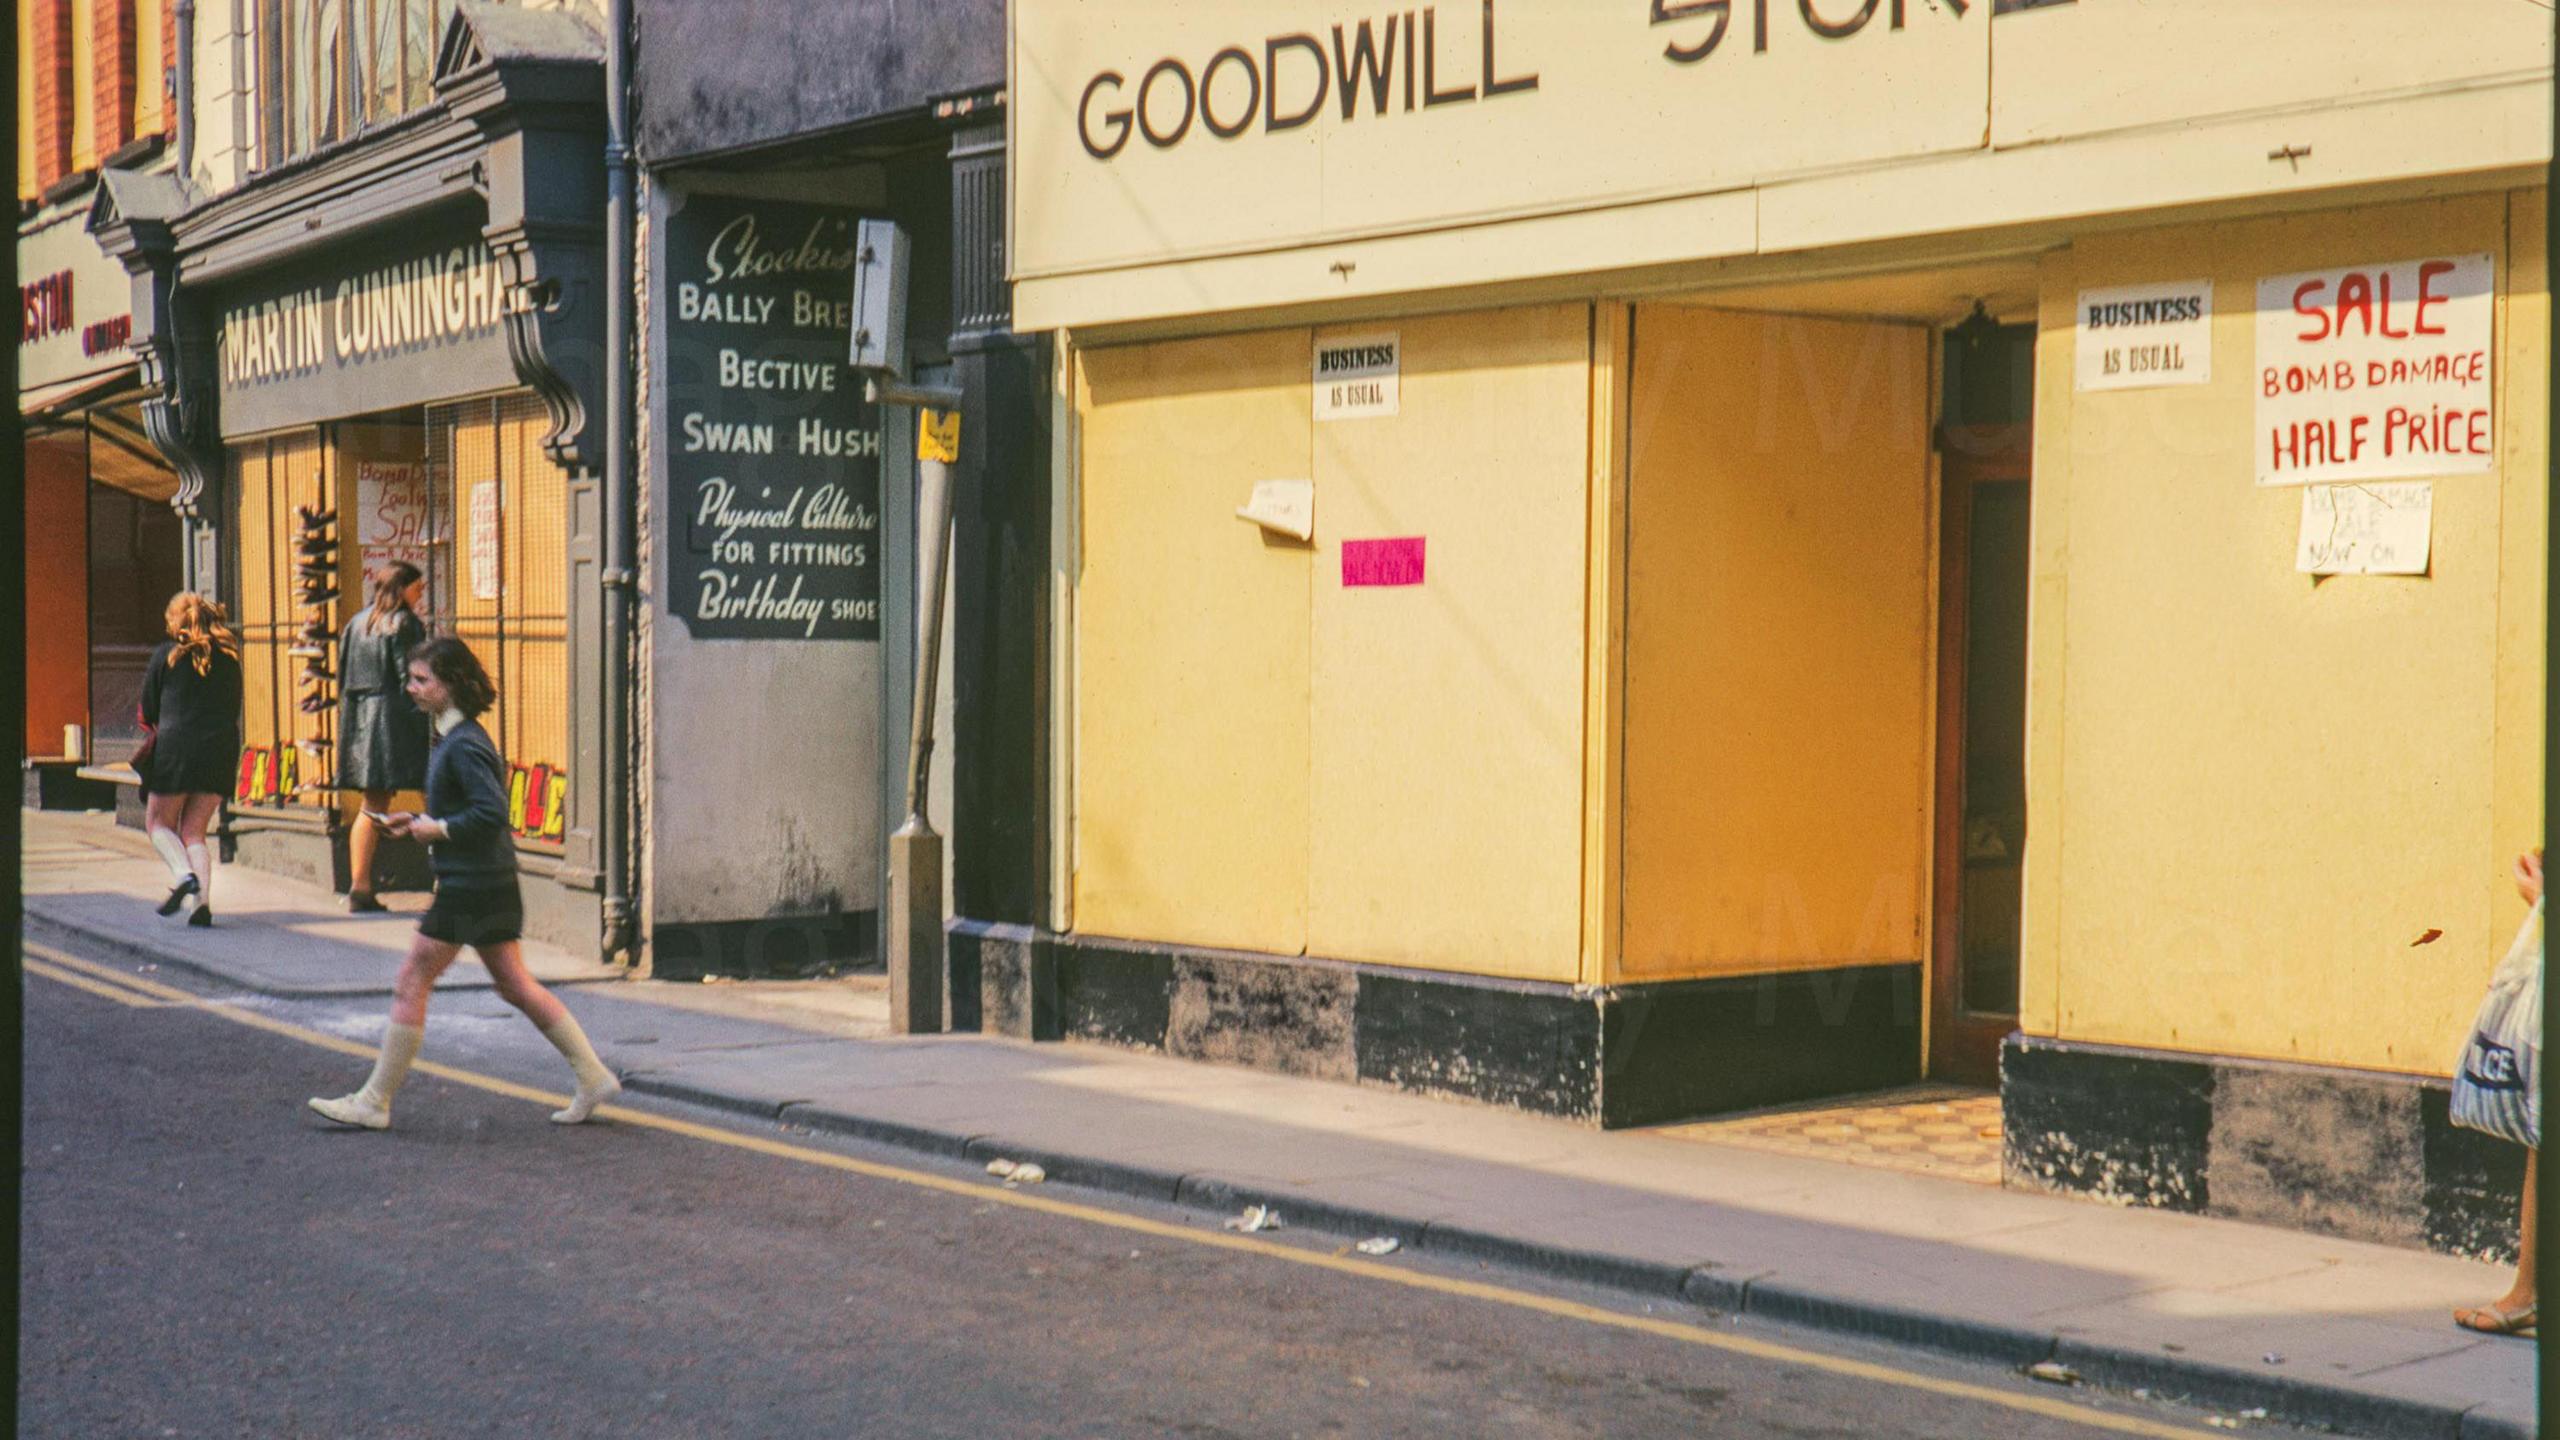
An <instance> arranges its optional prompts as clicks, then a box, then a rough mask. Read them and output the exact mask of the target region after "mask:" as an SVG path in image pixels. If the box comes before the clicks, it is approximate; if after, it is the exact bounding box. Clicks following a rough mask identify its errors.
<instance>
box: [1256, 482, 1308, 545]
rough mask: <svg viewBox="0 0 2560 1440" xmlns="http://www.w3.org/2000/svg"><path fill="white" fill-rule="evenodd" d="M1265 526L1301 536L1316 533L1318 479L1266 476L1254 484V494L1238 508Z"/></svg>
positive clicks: (1297, 536) (1284, 533) (1298, 538)
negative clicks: (1263, 479)
mask: <svg viewBox="0 0 2560 1440" xmlns="http://www.w3.org/2000/svg"><path fill="white" fill-rule="evenodd" d="M1236 516H1237V518H1239V519H1243V520H1250V521H1252V522H1253V523H1254V524H1256V525H1259V526H1261V527H1262V528H1263V529H1265V530H1269V531H1273V532H1275V533H1277V534H1281V535H1287V536H1289V537H1291V538H1293V539H1297V540H1312V539H1314V538H1315V537H1316V482H1314V481H1313V480H1265V481H1262V482H1261V483H1260V484H1257V485H1255V486H1254V487H1253V498H1252V499H1250V500H1247V501H1246V502H1245V503H1244V505H1243V507H1242V508H1241V509H1239V510H1237V511H1236Z"/></svg>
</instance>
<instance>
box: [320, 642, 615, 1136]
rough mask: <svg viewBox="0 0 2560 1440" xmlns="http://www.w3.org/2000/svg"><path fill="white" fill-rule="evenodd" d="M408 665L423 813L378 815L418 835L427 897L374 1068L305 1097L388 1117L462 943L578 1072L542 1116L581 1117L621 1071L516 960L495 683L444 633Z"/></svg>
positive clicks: (376, 1120)
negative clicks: (342, 1088) (493, 726)
mask: <svg viewBox="0 0 2560 1440" xmlns="http://www.w3.org/2000/svg"><path fill="white" fill-rule="evenodd" d="M408 671H409V673H408V687H407V688H408V692H409V698H410V699H411V700H414V701H416V702H417V705H418V708H419V709H420V710H423V711H425V712H426V713H427V714H428V715H429V716H431V717H433V719H434V723H435V729H436V735H437V737H438V738H437V741H436V746H435V749H434V751H433V752H432V753H431V754H430V755H429V756H428V757H427V789H426V795H427V813H426V814H424V815H410V814H405V813H403V814H394V815H387V816H384V817H383V819H382V824H383V826H384V828H386V829H388V830H389V831H390V832H391V833H392V834H394V835H407V836H413V837H415V838H417V839H420V840H423V841H425V842H427V858H428V860H429V862H430V863H431V864H432V866H433V867H434V870H435V877H436V893H435V899H434V900H433V901H432V902H430V903H429V904H428V906H427V913H426V914H425V916H424V917H422V918H421V919H420V920H419V921H418V936H417V938H416V939H415V940H414V941H412V942H410V945H409V956H408V958H407V959H406V960H403V961H402V962H401V963H400V978H399V979H398V980H397V981H395V982H394V983H393V985H392V990H391V1023H390V1025H389V1026H387V1027H386V1028H385V1029H384V1030H383V1033H382V1053H381V1055H380V1056H379V1057H378V1058H376V1059H375V1061H374V1063H373V1074H372V1075H371V1076H370V1077H369V1078H367V1079H366V1081H365V1082H364V1085H363V1087H362V1088H361V1089H358V1090H357V1091H356V1092H355V1093H353V1094H351V1095H340V1096H337V1097H336V1098H334V1099H330V1098H323V1097H319V1096H314V1097H313V1098H312V1101H311V1108H312V1109H314V1110H317V1111H319V1112H320V1113H321V1114H322V1115H325V1116H327V1117H328V1118H330V1119H332V1120H335V1121H337V1122H338V1123H339V1124H341V1125H359V1126H362V1127H364V1128H365V1129H368V1130H382V1129H387V1128H388V1127H389V1126H390V1124H391V1100H392V1097H393V1096H395V1095H397V1094H399V1092H400V1082H401V1081H402V1080H405V1079H407V1078H408V1074H409V1064H410V1062H411V1061H413V1060H415V1059H417V1057H418V1042H419V1041H420V1040H421V1039H422V1038H423V1037H424V1035H425V1030H426V1024H427V998H428V995H429V994H430V993H431V992H432V991H433V990H434V988H435V983H436V977H437V976H439V975H441V974H443V973H444V969H445V967H446V966H448V965H450V964H452V963H453V957H454V956H456V955H458V954H460V953H462V947H464V946H466V945H468V946H470V947H471V948H472V949H473V950H474V951H477V952H478V953H479V956H480V963H481V964H483V965H486V966H487V967H488V968H489V978H490V979H491V980H494V981H496V982H497V987H498V994H499V995H500V996H501V997H503V998H504V999H505V1000H506V1002H507V1003H508V1004H510V1005H513V1006H514V1007H516V1009H518V1010H520V1011H522V1012H524V1018H526V1019H527V1020H530V1021H532V1022H533V1023H534V1027H535V1028H536V1029H538V1030H540V1031H541V1032H542V1036H543V1038H544V1039H546V1040H549V1041H550V1042H551V1044H552V1046H553V1047H554V1048H555V1049H557V1050H559V1052H560V1053H561V1055H562V1056H564V1057H566V1058H567V1060H568V1062H569V1068H570V1069H572V1070H574V1071H575V1072H577V1077H578V1093H577V1095H576V1097H575V1098H573V1099H572V1100H570V1102H569V1108H567V1109H565V1110H558V1111H554V1112H552V1116H551V1118H552V1119H553V1120H556V1121H558V1122H559V1123H561V1124H563V1125H575V1124H578V1123H579V1122H581V1121H583V1120H585V1119H586V1118H587V1117H588V1116H589V1115H592V1114H594V1113H595V1108H596V1107H597V1106H598V1105H601V1104H603V1103H604V1102H605V1101H607V1100H610V1099H612V1098H613V1097H614V1096H616V1095H618V1094H620V1093H622V1083H621V1082H620V1081H618V1080H616V1079H615V1078H614V1076H613V1072H612V1071H611V1070H608V1069H606V1068H605V1067H604V1062H603V1061H601V1060H598V1059H597V1058H596V1052H595V1047H594V1046H592V1045H589V1044H588V1043H587V1035H586V1032H585V1031H584V1030H581V1029H579V1028H578V1021H577V1017H575V1016H573V1015H571V1014H570V1013H569V1008H568V1007H567V1006H565V1005H563V1004H561V1003H560V1001H559V998H558V997H556V996H554V995H553V994H552V993H551V992H550V991H549V990H546V989H544V988H543V985H542V982H541V981H539V980H536V979H534V978H533V972H532V971H530V970H527V969H526V968H525V964H524V952H523V948H522V946H520V945H519V944H518V943H517V942H518V940H519V939H520V938H521V937H522V936H523V934H524V896H523V893H522V891H520V890H519V889H518V887H517V884H516V849H515V840H514V838H513V837H512V836H511V835H509V834H508V833H507V780H506V766H505V765H504V764H503V763H502V762H501V761H500V760H499V759H498V747H497V745H496V744H495V743H494V742H492V741H491V740H490V738H489V732H488V731H486V730H484V729H482V728H481V727H480V721H479V716H480V715H481V714H483V713H484V712H486V711H487V710H488V709H489V707H490V706H492V705H494V704H496V703H497V699H498V691H497V687H496V686H494V685H492V684H490V683H489V672H488V671H486V670H484V669H482V668H481V665H480V659H479V657H478V656H476V655H473V654H472V653H471V647H470V646H468V645H465V644H463V643H462V642H461V641H460V640H457V639H454V638H453V637H452V636H449V635H448V636H439V637H437V638H436V639H433V640H430V641H428V642H427V643H426V644H424V645H421V646H419V647H418V648H417V649H416V650H413V651H411V652H410V654H409V666H408Z"/></svg>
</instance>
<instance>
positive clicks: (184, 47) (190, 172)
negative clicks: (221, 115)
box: [169, 0, 196, 189]
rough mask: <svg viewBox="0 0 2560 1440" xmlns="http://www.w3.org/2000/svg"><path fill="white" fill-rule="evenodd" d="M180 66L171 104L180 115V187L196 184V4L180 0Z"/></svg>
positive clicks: (178, 124)
mask: <svg viewBox="0 0 2560 1440" xmlns="http://www.w3.org/2000/svg"><path fill="white" fill-rule="evenodd" d="M177 18H178V64H177V67H176V69H175V72H174V76H175V80H176V93H175V94H173V95H172V96H171V97H170V99H169V103H170V105H171V106H172V107H174V108H175V109H176V111H177V125H176V127H175V128H176V130H177V134H176V136H175V137H174V144H175V146H176V148H177V151H178V183H179V184H181V185H184V186H187V187H188V188H190V189H192V188H194V186H195V183H196V0H178V17H177Z"/></svg>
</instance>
